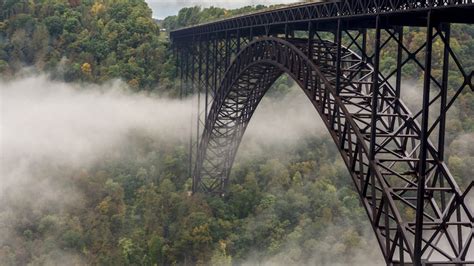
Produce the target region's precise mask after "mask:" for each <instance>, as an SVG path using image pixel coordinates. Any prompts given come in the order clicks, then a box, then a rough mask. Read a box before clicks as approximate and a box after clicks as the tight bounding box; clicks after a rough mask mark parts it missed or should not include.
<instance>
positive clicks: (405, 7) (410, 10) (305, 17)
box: [171, 0, 474, 39]
mask: <svg viewBox="0 0 474 266" xmlns="http://www.w3.org/2000/svg"><path fill="white" fill-rule="evenodd" d="M473 8H474V4H473V1H472V0H371V1H368V0H338V1H327V2H325V3H309V4H301V5H295V6H290V7H286V8H280V9H274V10H268V11H264V12H258V13H255V14H249V15H244V16H238V17H234V18H230V19H224V20H220V21H216V22H212V23H207V24H203V25H198V26H192V27H188V28H183V29H178V30H175V31H172V32H171V37H172V38H173V39H179V38H190V37H191V36H195V35H206V34H215V33H219V32H220V33H225V32H234V31H238V30H245V29H247V30H248V29H254V31H257V30H268V29H269V28H270V27H279V26H282V25H283V26H284V25H288V24H291V25H293V24H294V25H296V24H301V23H303V24H304V23H306V22H308V21H324V20H334V19H338V18H345V19H360V18H363V17H375V16H377V15H390V16H396V15H401V16H402V17H403V22H402V23H403V25H408V24H406V23H409V22H410V21H411V23H415V24H416V23H418V22H417V20H416V18H415V17H416V13H418V12H426V11H427V10H438V11H440V12H442V13H444V14H445V15H446V16H447V17H449V20H451V22H455V21H457V22H468V21H470V22H471V23H472V21H473V19H474V18H473V17H472V10H473Z"/></svg>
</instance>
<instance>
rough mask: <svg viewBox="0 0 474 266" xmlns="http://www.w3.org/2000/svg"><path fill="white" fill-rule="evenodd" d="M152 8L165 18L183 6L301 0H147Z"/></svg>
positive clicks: (232, 5) (156, 16) (235, 5)
mask: <svg viewBox="0 0 474 266" xmlns="http://www.w3.org/2000/svg"><path fill="white" fill-rule="evenodd" d="M146 2H147V3H148V5H149V6H150V8H151V9H153V17H154V18H157V19H163V18H165V17H167V16H171V15H176V14H177V13H178V11H179V10H180V9H181V8H183V7H190V6H203V7H209V6H211V5H212V6H216V7H225V8H238V7H242V6H248V5H258V4H262V5H274V4H289V3H295V2H299V0H214V1H210V0H146Z"/></svg>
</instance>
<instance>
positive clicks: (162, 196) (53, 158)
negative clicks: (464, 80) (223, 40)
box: [0, 0, 474, 265]
mask: <svg viewBox="0 0 474 266" xmlns="http://www.w3.org/2000/svg"><path fill="white" fill-rule="evenodd" d="M263 8H265V6H253V7H252V6H247V7H242V8H238V9H233V10H225V9H223V8H215V7H211V8H204V9H203V8H199V7H191V8H184V9H182V10H181V11H179V13H178V14H177V15H176V16H170V17H168V18H166V19H164V20H163V21H162V22H161V23H160V24H157V23H156V21H155V20H153V18H152V12H151V9H150V8H149V7H148V6H147V4H146V3H145V1H143V0H136V1H93V0H82V1H81V0H55V1H45V0H34V1H10V0H7V1H1V2H0V116H1V117H0V152H1V153H0V265H90V264H92V265H96V264H100V265H176V264H177V265H198V264H199V265H381V264H383V263H384V261H383V258H382V256H381V254H380V251H379V247H378V244H377V242H376V240H375V237H374V235H373V232H372V229H371V228H370V224H369V222H368V220H367V218H366V213H365V211H364V209H363V208H362V207H361V205H360V203H359V198H358V195H357V194H356V192H355V190H354V187H353V184H352V180H351V178H350V176H349V173H348V172H347V168H346V167H345V165H344V163H343V161H342V159H341V158H340V155H339V152H338V150H337V148H336V146H335V144H334V143H333V140H332V139H331V137H330V135H329V133H328V132H327V130H326V128H325V126H324V124H323V123H322V121H321V120H320V118H319V116H318V114H317V112H316V110H315V109H314V108H313V107H312V106H311V104H310V102H309V101H308V100H307V99H306V96H305V95H304V93H303V92H302V91H301V89H300V88H298V87H297V86H296V85H295V84H294V82H293V81H292V80H291V79H290V78H289V77H287V76H283V77H282V78H280V79H279V80H278V81H277V82H276V83H275V85H274V86H273V87H272V88H271V89H270V91H269V92H268V94H267V95H266V97H265V98H264V100H263V101H262V103H261V104H260V105H259V107H258V109H257V112H256V114H255V117H253V119H252V121H251V123H250V125H249V128H248V129H247V132H246V134H245V136H244V139H243V142H242V144H241V146H240V150H239V152H238V155H237V159H236V163H235V165H234V167H233V170H232V173H231V178H230V182H231V184H230V188H229V193H228V194H227V195H225V197H212V196H206V195H194V196H190V190H191V185H192V180H191V176H190V173H189V163H188V162H189V139H190V132H193V133H192V134H193V139H194V140H195V135H196V132H195V127H196V121H195V120H196V117H195V116H196V114H195V112H196V111H195V109H196V105H197V98H198V95H196V94H195V93H189V94H187V95H184V96H183V97H181V98H180V97H179V96H180V91H179V83H178V80H177V78H176V76H177V72H176V71H177V70H176V68H175V65H174V62H175V58H174V57H173V54H172V52H171V51H170V49H169V48H170V43H169V39H168V37H167V32H163V31H161V30H160V29H163V28H166V29H167V30H171V29H176V28H179V27H184V26H189V25H194V24H197V23H202V22H207V21H211V20H215V19H221V18H225V17H229V16H233V15H238V14H243V13H246V12H250V11H255V10H261V9H263ZM423 34H424V32H423V31H421V30H418V29H416V28H411V29H410V37H409V38H407V40H406V42H407V45H408V46H416V44H418V43H419V42H420V41H421V40H422V39H423V37H421V36H423ZM453 36H454V37H455V38H453V43H452V48H453V50H455V52H456V53H457V54H459V55H460V57H461V58H462V59H463V64H464V66H465V67H466V68H467V69H469V70H470V71H472V70H473V68H474V40H473V36H474V27H472V26H469V27H467V26H466V27H463V28H461V27H460V26H459V25H453ZM393 53H394V51H393V49H387V51H386V52H385V53H384V55H383V58H382V62H381V67H382V68H385V69H389V68H390V67H391V66H392V65H393V64H394V60H395V59H394V56H393ZM436 67H437V66H436V65H435V66H434V68H435V71H437V69H436ZM420 73H421V72H420V70H419V69H417V68H416V67H414V66H411V65H408V66H407V67H406V68H405V69H404V73H403V74H404V76H405V77H407V79H409V80H411V82H410V83H406V84H404V85H403V88H404V90H403V91H402V94H403V95H402V97H403V98H404V99H405V100H406V102H407V104H408V105H409V106H410V107H411V108H415V109H416V107H417V106H419V103H420V102H421V93H422V92H421V90H420V84H421V82H422V81H421V79H422V78H421V74H420ZM460 80H461V77H459V76H457V74H456V73H455V71H453V74H452V77H450V87H451V88H454V87H456V86H457V84H458V83H459V82H461V81H460ZM450 93H452V91H450ZM473 117H474V94H472V92H468V91H466V92H463V93H462V94H461V96H460V98H459V99H458V101H457V102H456V104H455V105H454V107H453V109H452V111H451V112H450V113H449V120H448V125H447V153H448V157H447V160H446V161H447V163H448V165H449V167H450V170H451V171H452V173H453V175H454V176H455V178H456V179H457V182H458V183H459V185H460V186H461V187H462V188H464V187H465V186H466V185H467V184H468V182H470V181H472V176H474V169H473V167H472V165H474V133H473V129H474V120H473ZM192 144H193V145H194V146H195V145H196V143H192ZM472 202H473V204H472V205H471V206H474V199H473V200H472Z"/></svg>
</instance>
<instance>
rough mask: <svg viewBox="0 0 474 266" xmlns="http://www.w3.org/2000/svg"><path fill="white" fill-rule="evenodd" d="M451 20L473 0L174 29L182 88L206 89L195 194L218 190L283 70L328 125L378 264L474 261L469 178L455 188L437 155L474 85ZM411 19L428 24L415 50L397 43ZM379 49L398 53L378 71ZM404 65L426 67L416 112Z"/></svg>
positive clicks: (384, 4) (467, 19) (315, 10)
mask: <svg viewBox="0 0 474 266" xmlns="http://www.w3.org/2000/svg"><path fill="white" fill-rule="evenodd" d="M453 23H461V24H463V23H464V24H472V23H474V5H473V3H472V0H469V1H466V0H462V1H456V0H442V1H434V0H431V1H430V0H425V1H409V0H404V1H402V0H398V1H397V0H391V1H390V0H376V1H361V0H342V1H335V2H330V3H320V4H307V5H300V6H295V7H290V8H285V9H278V10H273V11H266V12H262V13H256V14H251V15H247V16H242V17H237V18H231V19H227V20H223V21H219V22H214V23H210V24H205V25H199V26H196V27H191V28H185V29H181V30H178V31H174V32H172V33H171V38H172V40H173V45H174V47H175V48H176V58H177V65H178V67H179V69H180V76H181V80H182V89H183V91H186V90H188V91H192V92H195V93H198V95H199V96H198V97H201V96H200V95H201V94H203V95H204V96H202V97H204V99H199V100H198V102H199V105H198V109H199V110H198V114H199V115H198V121H197V129H196V132H197V133H198V135H197V138H198V143H199V145H198V147H197V149H196V151H197V152H196V157H195V159H194V171H193V192H195V193H196V192H203V193H211V194H218V195H223V194H224V193H225V192H226V188H227V184H228V178H229V175H230V171H231V167H232V164H233V162H234V158H235V155H236V153H237V150H238V146H239V144H240V141H241V139H242V137H243V134H244V132H245V129H246V127H247V125H248V123H249V122H250V120H251V117H252V115H253V113H254V111H255V110H256V108H257V106H258V104H259V102H260V101H261V99H262V98H263V96H264V95H265V93H266V92H267V90H268V89H269V88H270V87H271V86H272V84H273V83H274V82H275V80H276V79H278V77H280V76H281V75H282V74H287V75H289V76H291V77H292V78H293V79H294V80H295V82H296V83H297V84H298V85H299V86H300V87H301V89H302V90H303V91H304V93H305V94H306V95H307V97H308V99H309V101H310V102H311V103H312V104H313V106H314V107H315V109H316V110H317V111H318V113H319V115H320V116H321V118H322V119H323V121H324V123H325V125H326V127H327V128H328V130H329V132H330V133H331V136H332V138H333V140H334V142H335V143H336V145H337V147H338V149H339V151H340V153H341V155H342V158H343V160H344V162H345V164H346V166H347V168H348V170H349V173H350V175H351V177H352V179H353V181H354V185H355V189H356V190H357V192H358V194H359V196H360V200H361V203H362V205H363V206H364V208H365V210H366V212H367V215H368V218H369V220H370V223H371V225H372V227H373V230H374V232H375V235H376V237H377V240H378V243H379V245H380V248H381V250H382V253H383V256H384V258H385V261H386V263H387V265H404V264H407V265H409V264H414V265H439V264H451V265H452V264H474V244H472V242H473V241H472V240H473V238H474V236H473V234H474V218H473V212H472V208H473V206H469V203H468V200H467V195H468V193H469V191H470V190H471V189H472V187H473V186H474V181H473V182H471V183H470V184H468V186H467V187H466V188H465V189H464V191H463V190H461V188H460V187H459V186H458V185H457V183H456V180H455V179H454V177H453V175H452V174H451V173H450V171H449V169H448V167H447V165H446V163H445V142H446V137H445V135H446V134H445V132H446V124H447V123H446V122H447V121H446V120H447V112H448V111H449V110H450V108H451V107H452V106H453V105H454V103H455V102H456V99H457V98H458V96H459V95H460V94H461V93H463V92H464V93H466V92H467V91H472V90H474V87H473V81H472V80H473V71H472V69H466V68H465V67H464V66H463V64H462V62H461V60H460V58H459V57H458V56H457V55H456V54H455V53H454V51H453V48H452V47H451V28H452V24H453ZM412 27H416V29H417V30H424V31H425V37H426V38H425V40H424V41H421V42H420V43H419V44H418V45H417V47H407V45H406V42H405V41H404V37H406V35H407V34H406V33H407V32H408V31H410V30H413V28H412ZM387 50H390V51H395V53H396V55H397V57H396V61H395V62H394V63H393V66H391V67H389V69H388V70H387V68H385V71H384V72H382V71H381V65H380V64H381V60H382V58H383V56H384V51H387ZM434 64H436V65H437V66H438V68H437V69H441V71H433V65H434ZM408 66H410V67H412V68H413V67H414V68H417V69H418V71H419V72H420V73H422V75H423V77H422V78H423V88H422V91H423V99H422V102H421V103H420V107H421V108H420V107H419V109H420V110H415V111H412V110H410V108H409V107H408V106H407V104H405V103H404V101H403V99H402V97H401V95H402V92H403V89H404V81H405V80H404V75H403V70H404V69H405V68H406V67H408ZM453 71H456V72H458V73H460V75H461V76H462V78H463V80H462V81H461V82H459V84H454V83H453V82H449V76H450V73H452V72H453ZM453 84H454V85H453ZM448 91H450V92H452V93H448ZM470 93H472V92H470ZM202 102H203V104H202V105H201V103H202ZM412 109H413V108H412ZM201 128H202V130H201ZM201 132H202V134H201Z"/></svg>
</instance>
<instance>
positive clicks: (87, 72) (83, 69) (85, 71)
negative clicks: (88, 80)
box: [81, 63, 92, 75]
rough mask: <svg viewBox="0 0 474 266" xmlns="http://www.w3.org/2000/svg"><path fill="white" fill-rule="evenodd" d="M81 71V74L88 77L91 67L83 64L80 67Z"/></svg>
mask: <svg viewBox="0 0 474 266" xmlns="http://www.w3.org/2000/svg"><path fill="white" fill-rule="evenodd" d="M81 70H82V73H84V74H86V75H90V74H91V72H92V66H91V64H89V63H84V64H82V66H81Z"/></svg>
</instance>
